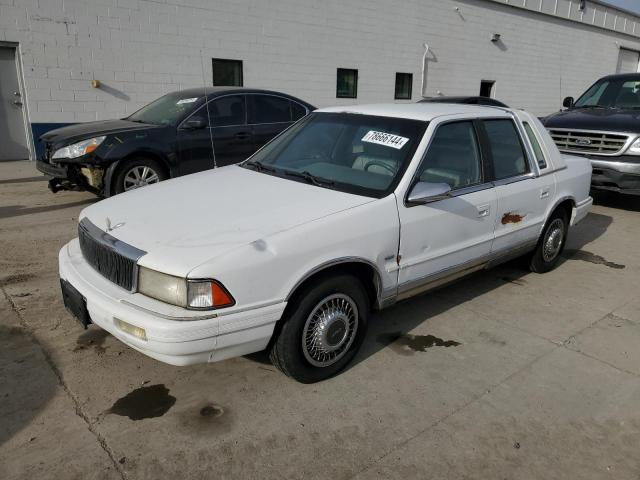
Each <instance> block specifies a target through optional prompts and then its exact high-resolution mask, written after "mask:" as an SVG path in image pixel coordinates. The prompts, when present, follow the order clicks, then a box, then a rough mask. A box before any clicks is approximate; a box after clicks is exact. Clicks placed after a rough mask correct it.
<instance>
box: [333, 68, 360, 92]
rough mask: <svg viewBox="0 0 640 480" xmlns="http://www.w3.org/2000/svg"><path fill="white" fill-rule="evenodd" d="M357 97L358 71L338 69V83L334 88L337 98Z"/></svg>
mask: <svg viewBox="0 0 640 480" xmlns="http://www.w3.org/2000/svg"><path fill="white" fill-rule="evenodd" d="M357 96H358V70H352V69H349V68H339V69H338V82H337V87H336V97H337V98H357Z"/></svg>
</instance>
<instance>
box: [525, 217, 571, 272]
mask: <svg viewBox="0 0 640 480" xmlns="http://www.w3.org/2000/svg"><path fill="white" fill-rule="evenodd" d="M558 218H559V219H560V220H562V223H563V224H564V235H563V237H562V245H561V246H560V251H559V252H558V255H556V257H555V258H554V259H553V260H551V261H550V262H547V261H546V260H545V259H544V257H543V255H542V251H543V249H544V239H545V238H546V236H547V233H548V231H549V227H550V226H551V223H552V222H553V221H554V220H556V219H558ZM568 234H569V220H568V218H567V215H566V213H565V212H564V211H555V212H554V213H553V214H552V215H551V217H549V220H548V221H547V223H546V224H545V226H544V229H543V230H542V234H541V235H540V240H539V241H538V245H537V246H536V250H535V252H534V254H533V256H532V258H531V270H533V271H534V272H537V273H545V272H549V271H551V270H553V269H554V268H555V266H556V265H557V264H558V262H559V261H560V257H561V256H562V252H563V251H564V247H565V245H566V243H567V235H568Z"/></svg>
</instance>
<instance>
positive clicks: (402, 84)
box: [393, 72, 413, 100]
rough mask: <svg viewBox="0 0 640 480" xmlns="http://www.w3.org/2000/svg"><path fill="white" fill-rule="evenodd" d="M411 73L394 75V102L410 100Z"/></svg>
mask: <svg viewBox="0 0 640 480" xmlns="http://www.w3.org/2000/svg"><path fill="white" fill-rule="evenodd" d="M412 86H413V73H400V72H398V73H396V90H395V95H394V97H393V98H395V99H396V100H411V87H412Z"/></svg>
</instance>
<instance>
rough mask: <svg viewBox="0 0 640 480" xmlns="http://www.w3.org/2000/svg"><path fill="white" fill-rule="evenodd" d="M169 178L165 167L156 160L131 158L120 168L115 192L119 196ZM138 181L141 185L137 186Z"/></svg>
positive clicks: (117, 173) (116, 176)
mask: <svg viewBox="0 0 640 480" xmlns="http://www.w3.org/2000/svg"><path fill="white" fill-rule="evenodd" d="M136 173H137V176H136ZM167 178H168V175H167V174H166V173H165V169H164V167H163V166H162V165H161V164H160V163H159V162H157V161H156V160H152V159H150V158H145V157H138V158H130V159H128V160H125V161H124V162H123V163H122V164H121V165H119V166H118V170H117V172H116V175H115V179H114V187H113V191H114V192H115V194H116V195H117V194H119V193H122V192H126V191H129V190H134V189H136V188H140V187H144V186H146V185H151V184H153V183H158V182H161V181H162V180H166V179H167ZM136 180H138V183H139V184H137V185H136V184H135V182H136Z"/></svg>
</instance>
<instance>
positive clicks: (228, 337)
mask: <svg viewBox="0 0 640 480" xmlns="http://www.w3.org/2000/svg"><path fill="white" fill-rule="evenodd" d="M59 263H60V277H61V278H62V279H64V280H66V281H68V282H69V283H71V284H72V285H73V286H74V287H75V288H76V289H77V290H78V291H79V292H80V293H81V294H82V296H83V297H84V298H85V299H86V301H87V310H88V312H89V315H90V317H91V320H92V322H93V323H95V324H96V325H98V326H99V327H101V328H103V329H104V330H107V331H108V332H109V333H111V334H112V335H113V336H114V337H116V338H117V339H118V340H120V341H122V342H123V343H125V344H127V345H129V346H130V347H132V348H134V349H136V350H138V351H139V352H141V353H143V354H145V355H148V356H149V357H152V358H155V359H156V360H160V361H161V362H165V363H169V364H171V365H191V364H196V363H206V362H214V361H219V360H224V359H227V358H231V357H237V356H241V355H246V354H249V353H253V352H257V351H260V350H264V349H265V348H266V346H267V344H268V343H269V340H270V339H271V336H272V334H273V329H274V327H275V324H276V322H277V321H278V320H279V319H280V317H281V316H282V313H283V312H284V308H285V307H286V302H278V303H274V304H267V305H262V306H255V307H253V308H247V309H241V308H237V307H234V308H232V309H226V310H225V311H220V312H218V313H216V312H196V311H191V310H185V309H181V308H179V307H174V306H172V305H168V304H165V303H162V302H159V301H157V300H153V299H151V298H148V297H146V296H144V295H141V294H139V293H131V292H128V291H126V290H124V289H122V288H120V287H119V286H117V285H115V284H114V283H111V282H110V281H109V280H107V279H106V278H104V277H102V276H101V275H100V274H99V273H98V272H96V271H95V270H93V268H91V266H90V265H89V264H88V263H87V262H86V261H85V260H84V258H83V257H82V253H81V252H80V246H79V243H78V239H74V240H72V241H71V242H69V243H68V244H67V245H65V246H64V247H62V249H61V250H60V254H59ZM116 319H119V320H122V321H124V322H127V323H128V324H130V325H134V326H136V327H139V328H142V329H144V330H145V332H146V337H147V339H146V340H142V339H140V338H138V337H135V336H133V335H131V334H129V333H126V332H124V331H122V330H120V328H119V327H118V326H117V325H116V322H115V320H116Z"/></svg>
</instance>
